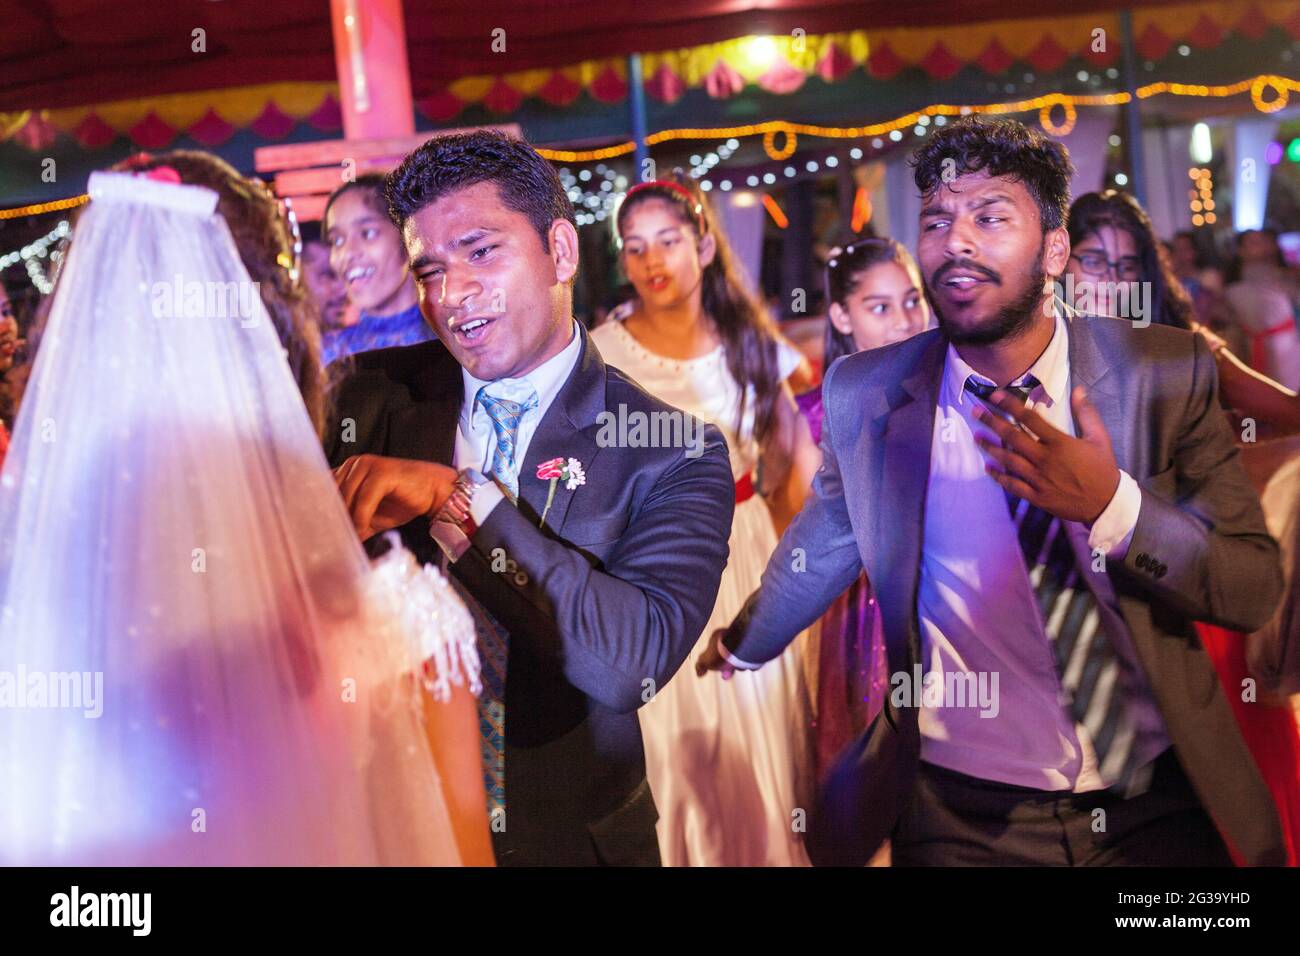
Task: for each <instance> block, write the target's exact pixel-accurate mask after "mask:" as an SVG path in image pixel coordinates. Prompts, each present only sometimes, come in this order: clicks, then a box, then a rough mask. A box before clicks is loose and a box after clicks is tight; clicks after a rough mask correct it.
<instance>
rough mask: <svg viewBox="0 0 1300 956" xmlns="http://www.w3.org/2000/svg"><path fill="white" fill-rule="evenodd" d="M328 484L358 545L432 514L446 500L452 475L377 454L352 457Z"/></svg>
mask: <svg viewBox="0 0 1300 956" xmlns="http://www.w3.org/2000/svg"><path fill="white" fill-rule="evenodd" d="M334 481H335V482H336V483H337V484H338V486H339V494H341V495H342V496H343V504H344V505H345V506H346V507H347V509H348V514H349V515H351V517H352V525H353V527H355V528H356V529H357V534H358V535H360V536H361V540H362V541H365V540H366V539H368V538H371V537H373V536H374V535H377V534H380V533H381V532H384V531H388V530H390V529H392V528H398V527H401V526H402V525H404V524H406V523H407V522H408V521H410V520H411V519H413V518H418V517H419V516H420V515H432V514H433V512H434V511H436V510H437V509H438V508H441V507H442V505H443V502H445V501H446V500H447V499H448V498H449V497H451V492H452V486H453V484H454V483H455V481H456V471H455V469H453V468H448V467H447V466H446V465H438V464H435V463H433V462H429V461H416V460H414V459H410V458H388V457H385V456H383V455H353V456H352V457H351V458H349V459H347V461H345V462H343V464H341V465H339V466H338V467H337V468H335V469H334Z"/></svg>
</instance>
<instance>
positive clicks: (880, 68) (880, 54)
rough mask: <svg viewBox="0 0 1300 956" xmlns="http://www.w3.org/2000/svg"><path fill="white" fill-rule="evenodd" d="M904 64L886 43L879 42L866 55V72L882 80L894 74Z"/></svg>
mask: <svg viewBox="0 0 1300 956" xmlns="http://www.w3.org/2000/svg"><path fill="white" fill-rule="evenodd" d="M906 65H907V64H906V63H904V62H903V60H902V58H901V57H899V55H898V54H897V53H895V52H894V48H893V47H891V46H890V45H889V44H888V43H881V44H880V46H878V47H876V48H875V49H874V50H872V51H871V53H870V54H869V55H868V56H867V72H868V73H870V74H871V75H872V76H874V77H876V78H878V79H882V80H887V79H889V78H890V77H892V76H894V75H896V74H897V73H898V72H899V71H901V70H902V69H903V67H904V66H906Z"/></svg>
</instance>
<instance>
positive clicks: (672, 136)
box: [0, 74, 1300, 219]
mask: <svg viewBox="0 0 1300 956" xmlns="http://www.w3.org/2000/svg"><path fill="white" fill-rule="evenodd" d="M1268 90H1272V91H1273V93H1274V94H1275V95H1274V97H1273V99H1271V100H1268V101H1267V102H1266V101H1265V100H1264V94H1265V92H1266V91H1268ZM1247 92H1248V93H1250V101H1251V104H1252V105H1253V106H1254V107H1255V109H1257V110H1259V111H1260V112H1261V113H1275V112H1277V111H1278V110H1280V109H1282V108H1283V107H1285V106H1286V105H1287V102H1288V101H1289V99H1290V94H1291V93H1293V92H1300V81H1297V80H1292V79H1289V78H1288V77H1285V76H1276V75H1274V74H1261V75H1259V76H1256V77H1252V78H1251V79H1248V80H1242V81H1240V82H1239V83H1230V84H1226V85H1220V86H1204V85H1197V84H1193V83H1167V82H1164V81H1161V82H1158V83H1148V84H1147V85H1146V86H1143V87H1140V88H1139V89H1138V90H1137V97H1138V99H1140V100H1145V99H1150V98H1151V97H1153V96H1162V95H1169V96H1199V97H1213V98H1215V99H1222V98H1225V97H1229V96H1240V95H1241V94H1242V93H1247ZM1130 99H1131V97H1130V96H1129V94H1128V93H1126V92H1124V93H1095V94H1087V95H1080V96H1075V95H1072V94H1069V93H1048V94H1046V95H1045V96H1035V97H1033V98H1031V99H1023V100H1011V101H1009V102H1005V103H980V104H976V105H974V106H955V105H953V104H950V103H935V104H933V105H931V106H927V107H925V109H922V110H917V111H915V112H912V113H908V114H907V115H905V116H899V117H896V118H894V119H892V120H886V121H884V122H880V123H870V124H868V125H866V126H817V125H814V124H811V123H790V122H787V121H786V120H769V121H767V122H765V123H750V124H747V125H744V126H725V127H720V128H714V129H698V128H688V129H665V130H660V131H659V132H657V133H652V134H651V135H649V136H647V137H646V145H647V146H657V145H658V144H660V143H669V142H676V141H679V140H696V139H732V138H735V139H739V138H741V137H745V136H762V137H763V145H764V148H768V147H769V146H770V147H772V148H770V149H768V155H769V156H772V158H773V159H783V158H786V157H788V156H789V155H791V154H792V153H793V152H794V146H795V140H796V137H798V136H816V137H820V138H822V139H863V138H866V137H871V136H884V135H888V134H889V133H892V132H893V131H894V130H901V129H906V128H907V127H909V126H915V125H916V123H917V121H918V120H919V119H920V118H921V117H922V116H965V115H967V114H971V113H974V114H978V115H988V116H1002V115H1005V114H1008V113H1027V112H1031V111H1034V110H1037V111H1038V121H1039V123H1040V124H1041V125H1042V127H1043V129H1044V130H1046V131H1047V132H1049V133H1053V134H1054V135H1057V136H1065V135H1067V134H1068V133H1069V132H1070V131H1071V130H1072V129H1074V124H1075V121H1076V119H1077V107H1080V106H1123V105H1124V104H1125V103H1128V102H1129V100H1130ZM1057 106H1060V107H1061V108H1062V109H1063V110H1064V111H1065V117H1064V122H1063V123H1060V124H1055V123H1053V121H1052V110H1053V109H1054V108H1055V107H1057ZM777 133H784V134H785V136H786V145H785V149H782V150H775V145H776V134H777ZM635 149H636V144H635V143H633V142H632V141H631V140H625V141H624V142H621V143H615V144H614V145H612V146H604V147H601V148H600V149H585V150H571V149H549V148H547V147H542V146H539V147H537V152H538V153H539V154H540V155H541V156H542V157H543V158H545V159H549V160H551V161H552V162H556V163H593V162H598V161H600V160H604V159H614V158H616V157H618V156H626V155H628V154H629V153H631V152H633V151H635ZM786 150H789V152H786ZM778 152H779V153H782V154H783V155H781V156H776V155H774V154H775V153H778ZM87 199H89V197H88V196H84V195H83V196H74V197H72V198H71V199H56V200H54V201H52V202H44V203H36V204H34V205H31V206H22V207H20V208H18V209H0V219H16V218H18V217H20V216H38V215H40V214H41V213H46V212H55V211H57V210H60V209H70V208H72V207H73V206H80V205H82V204H83V203H85V202H86V201H87Z"/></svg>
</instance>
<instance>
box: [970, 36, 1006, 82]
mask: <svg viewBox="0 0 1300 956" xmlns="http://www.w3.org/2000/svg"><path fill="white" fill-rule="evenodd" d="M1015 62H1016V58H1015V57H1014V56H1012V55H1011V53H1010V52H1008V50H1007V48H1006V47H1004V46H1003V45H1002V44H1001V43H999V42H998V40H997V37H994V38H993V39H992V40H990V41H989V45H988V46H986V47H985V48H984V49H983V50H982V51H981V52H980V55H979V56H977V57H976V58H975V63H976V65H977V66H978V67H979V68H980V69H981V70H983V71H984V72H985V73H993V74H997V73H1002V72H1005V71H1006V70H1007V68H1008V67H1010V66H1011V64H1012V63H1015Z"/></svg>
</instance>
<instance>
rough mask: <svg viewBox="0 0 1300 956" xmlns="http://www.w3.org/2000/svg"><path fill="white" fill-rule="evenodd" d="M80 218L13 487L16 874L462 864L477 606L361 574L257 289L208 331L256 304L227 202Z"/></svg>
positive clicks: (11, 788)
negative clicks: (455, 740)
mask: <svg viewBox="0 0 1300 956" xmlns="http://www.w3.org/2000/svg"><path fill="white" fill-rule="evenodd" d="M90 195H91V202H90V204H89V206H88V207H87V208H86V210H85V212H84V214H83V215H82V216H81V217H80V220H79V222H78V223H77V225H76V233H75V238H74V241H73V242H72V246H71V250H70V254H69V258H68V259H67V262H66V266H65V268H64V271H63V274H62V275H61V276H60V279H59V282H58V287H57V290H56V292H55V298H54V302H53V307H52V309H51V312H50V316H49V324H48V327H47V330H46V333H45V335H44V338H43V340H42V345H41V349H40V352H39V354H38V357H37V360H36V365H35V368H34V370H33V374H32V378H31V383H30V385H29V386H28V389H27V392H26V396H25V398H24V401H23V405H22V408H21V412H20V414H19V416H18V421H17V425H16V428H15V432H14V436H13V441H12V444H11V446H10V449H9V454H8V457H7V458H6V460H5V463H4V470H3V475H2V477H0V862H2V863H5V864H72V865H119V864H126V865H138V864H161V865H182V864H184V865H188V864H205V865H212V864H217V865H226V864H231V865H281V864H285V865H289V864H292V865H340V864H345V865H352V864H360V865H368V864H435V865H451V864H457V863H459V862H460V858H459V854H458V852H457V848H456V842H455V839H454V835H453V832H452V829H451V823H450V819H449V816H448V812H447V809H446V802H445V800H444V797H443V794H442V791H441V788H440V783H439V779H438V775H437V772H436V770H435V766H434V763H433V758H432V756H431V753H430V748H429V744H428V740H427V737H426V736H425V730H424V726H423V722H422V716H423V710H422V707H423V704H424V695H425V694H426V693H432V694H433V696H434V697H435V699H437V698H439V697H441V698H444V699H445V698H446V697H447V696H448V694H449V693H450V687H451V685H452V684H453V683H459V684H466V685H469V686H471V687H473V688H474V689H477V678H478V663H477V657H476V654H475V651H474V645H473V641H474V637H473V625H472V622H471V620H470V618H469V616H468V614H467V612H466V611H465V608H464V606H463V605H462V604H461V603H460V601H459V600H458V599H457V598H456V597H455V596H454V595H453V594H452V592H451V590H450V587H449V586H448V584H447V582H446V581H445V580H443V579H442V578H441V576H440V575H439V574H438V572H437V571H436V570H434V569H428V568H426V569H421V568H419V567H418V566H417V564H416V562H415V561H414V559H413V558H412V557H411V556H410V555H409V553H408V552H406V551H404V550H401V549H400V548H396V547H395V548H394V549H393V550H391V551H390V552H389V553H388V554H387V555H385V557H384V558H382V559H380V561H379V562H377V564H376V566H375V567H374V568H373V569H372V567H371V565H370V563H369V561H368V560H367V558H366V556H365V554H364V552H363V551H362V549H361V546H360V544H359V543H358V541H357V539H356V536H355V534H354V532H353V530H352V527H351V523H350V521H349V519H348V516H347V513H346V511H345V509H344V508H343V505H342V503H341V501H340V499H339V496H338V493H337V490H336V488H335V486H334V482H333V479H332V476H331V474H330V471H329V468H328V466H327V464H326V461H325V458H324V455H323V453H322V451H321V448H320V445H319V442H318V440H317V437H316V435H315V433H314V430H313V428H312V426H311V423H310V421H309V419H308V416H307V413H306V410H305V408H304V407H303V404H302V401H301V398H300V397H299V394H298V391H297V387H296V385H295V383H294V379H293V377H292V375H291V373H290V370H289V367H288V364H287V362H286V361H285V358H284V352H283V349H282V348H281V345H280V342H279V340H278V338H277V337H276V333H275V330H274V329H273V327H272V325H271V322H270V319H269V317H268V315H267V313H266V311H265V308H264V306H263V305H262V301H261V298H260V295H258V294H256V288H255V287H254V288H253V293H254V294H252V295H251V296H244V297H242V298H241V297H239V296H236V297H235V298H234V299H233V300H228V301H242V302H245V303H246V304H247V305H248V308H247V310H246V314H245V313H244V312H241V314H239V315H234V316H229V315H223V314H222V310H221V309H217V310H215V311H214V310H213V308H212V300H208V301H207V304H206V305H205V306H202V307H200V306H198V305H197V302H198V301H199V300H200V299H203V298H204V296H203V295H202V293H204V292H205V291H212V290H216V292H217V298H220V297H221V296H222V295H224V294H225V293H226V291H227V290H228V289H230V288H232V287H229V286H227V285H226V284H227V283H234V284H235V285H234V286H233V288H234V289H235V291H240V290H244V291H246V290H248V288H249V287H250V286H251V283H250V280H249V277H248V273H247V272H246V271H245V269H244V266H243V264H242V262H241V261H240V259H239V255H238V252H237V250H236V248H235V244H234V241H233V239H232V238H231V235H230V232H229V230H228V228H227V226H226V223H225V221H224V220H223V219H222V218H221V217H220V216H219V215H218V214H216V213H215V211H214V210H215V204H216V198H217V197H216V194H215V193H213V192H211V191H209V190H205V189H200V188H197V187H191V186H179V185H171V184H166V183H160V182H155V181H152V180H148V179H144V178H141V177H132V176H126V175H111V174H101V173H96V174H94V175H93V176H92V177H91V184H90ZM191 283H198V285H195V286H192V285H191ZM178 290H179V292H180V294H179V295H174V294H172V293H175V292H177V291H178ZM194 290H198V291H199V293H200V295H199V299H195V300H193V302H194V303H196V304H195V305H194V308H190V307H189V306H188V305H186V304H185V303H186V300H187V298H188V296H189V293H190V292H192V291H194ZM177 304H180V305H181V306H182V308H180V309H179V310H178V309H177V308H176V306H177Z"/></svg>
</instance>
